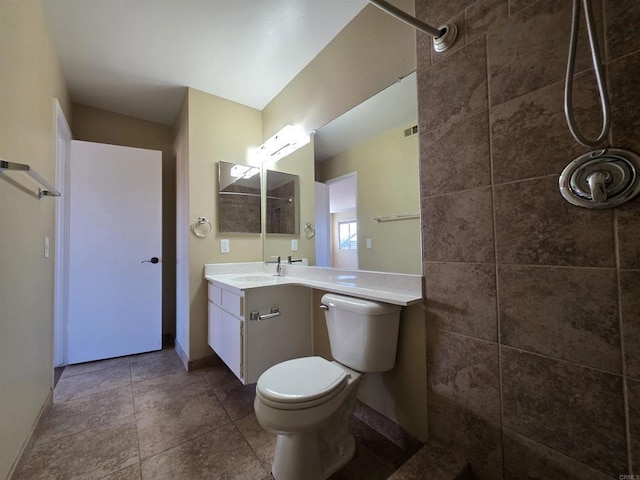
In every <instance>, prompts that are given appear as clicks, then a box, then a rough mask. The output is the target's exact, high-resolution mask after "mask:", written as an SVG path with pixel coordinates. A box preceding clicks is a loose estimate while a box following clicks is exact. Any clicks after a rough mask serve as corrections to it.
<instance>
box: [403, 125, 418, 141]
mask: <svg viewBox="0 0 640 480" xmlns="http://www.w3.org/2000/svg"><path fill="white" fill-rule="evenodd" d="M416 133H418V126H417V125H414V126H413V127H410V128H405V129H404V136H405V138H406V137H410V136H411V135H415V134H416Z"/></svg>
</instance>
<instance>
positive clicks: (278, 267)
mask: <svg viewBox="0 0 640 480" xmlns="http://www.w3.org/2000/svg"><path fill="white" fill-rule="evenodd" d="M271 258H275V260H274V261H273V262H265V263H275V264H276V276H277V277H280V276H281V275H282V265H280V255H272V256H271Z"/></svg>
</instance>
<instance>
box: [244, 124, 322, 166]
mask: <svg viewBox="0 0 640 480" xmlns="http://www.w3.org/2000/svg"><path fill="white" fill-rule="evenodd" d="M310 141H311V136H310V135H309V134H308V133H305V131H304V130H303V128H302V127H300V126H297V127H294V126H293V125H287V126H285V127H284V128H283V129H282V130H280V131H279V132H278V133H276V134H275V135H274V136H272V137H271V138H269V139H268V140H267V141H265V142H264V143H263V144H262V145H260V146H259V147H258V148H257V149H256V154H257V156H258V157H260V159H261V161H262V162H263V163H264V162H275V161H278V160H280V159H281V158H282V157H285V156H287V155H289V154H290V153H293V152H295V151H296V150H297V149H299V148H300V147H303V146H305V145H306V144H307V143H309V142H310Z"/></svg>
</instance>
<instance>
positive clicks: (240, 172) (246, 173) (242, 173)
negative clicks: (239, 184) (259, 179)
mask: <svg viewBox="0 0 640 480" xmlns="http://www.w3.org/2000/svg"><path fill="white" fill-rule="evenodd" d="M229 173H230V174H231V176H232V177H233V178H251V177H253V176H254V175H255V174H257V173H260V169H259V168H257V167H249V166H247V165H234V166H233V167H231V172H229Z"/></svg>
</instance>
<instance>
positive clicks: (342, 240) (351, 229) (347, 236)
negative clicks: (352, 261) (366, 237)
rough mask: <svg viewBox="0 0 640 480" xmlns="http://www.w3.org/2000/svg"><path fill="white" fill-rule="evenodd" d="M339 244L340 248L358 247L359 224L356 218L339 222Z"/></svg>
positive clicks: (351, 248) (353, 248)
mask: <svg viewBox="0 0 640 480" xmlns="http://www.w3.org/2000/svg"><path fill="white" fill-rule="evenodd" d="M338 244H339V248H340V250H357V249H358V224H357V222H356V221H355V220H348V221H346V222H338Z"/></svg>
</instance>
